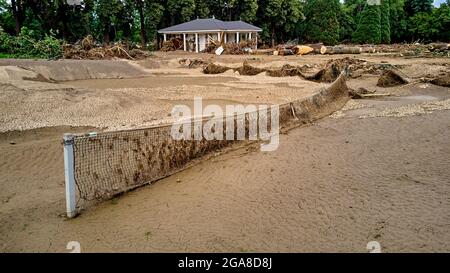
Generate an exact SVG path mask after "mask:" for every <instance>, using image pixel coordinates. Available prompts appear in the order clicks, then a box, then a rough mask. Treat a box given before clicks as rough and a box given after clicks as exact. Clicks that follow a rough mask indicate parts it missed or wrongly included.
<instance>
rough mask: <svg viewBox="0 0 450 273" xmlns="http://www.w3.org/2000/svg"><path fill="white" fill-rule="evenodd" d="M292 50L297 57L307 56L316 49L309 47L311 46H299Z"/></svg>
mask: <svg viewBox="0 0 450 273" xmlns="http://www.w3.org/2000/svg"><path fill="white" fill-rule="evenodd" d="M291 50H292V52H294V54H295V55H306V54H309V53H311V52H313V51H314V48H312V47H309V46H302V45H298V46H295V47H293V48H292V49H291Z"/></svg>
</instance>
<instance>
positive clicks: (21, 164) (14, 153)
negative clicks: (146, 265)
mask: <svg viewBox="0 0 450 273" xmlns="http://www.w3.org/2000/svg"><path fill="white" fill-rule="evenodd" d="M200 55H201V54H200ZM201 56H203V55H201ZM180 57H184V58H186V56H185V55H182V54H179V53H178V52H176V53H173V55H170V54H165V53H163V54H158V55H157V56H156V57H155V58H151V59H147V60H144V61H141V62H139V65H141V66H142V67H145V69H146V71H149V73H157V76H158V77H155V81H152V80H151V79H150V80H146V81H147V82H145V81H144V82H142V83H139V82H140V81H139V80H138V79H137V80H136V82H133V83H130V85H131V84H134V86H133V87H132V88H129V87H127V86H126V85H127V84H128V83H127V84H125V83H124V86H118V89H115V88H114V86H111V87H109V86H106V84H105V83H104V82H96V80H93V81H85V82H79V83H78V84H79V85H77V83H71V84H69V85H67V84H66V83H63V84H56V83H47V82H42V81H38V82H36V81H20V80H18V81H17V80H15V81H8V82H5V81H2V82H1V83H0V85H1V89H0V94H1V96H2V97H1V99H0V102H2V105H1V106H2V107H1V109H5V107H8V105H10V106H9V108H7V109H8V115H6V114H5V112H4V111H3V110H2V111H3V112H2V113H1V115H0V118H1V119H2V120H1V124H2V125H1V126H2V131H3V132H2V133H0V153H1V154H2V157H0V202H1V206H0V252H15V251H19V252H37V251H39V252H68V250H67V249H66V244H67V243H68V242H69V241H74V240H75V241H79V242H80V243H81V247H82V251H83V252H98V251H105V252H115V251H123V252H134V251H137V252H179V251H195V252H203V251H217V252H253V251H257V252H312V251H319V252H327V251H328V252H367V251H368V250H367V249H366V245H367V243H368V242H370V241H374V240H375V241H379V242H380V244H381V247H382V251H383V252H419V251H420V252H422V251H423V252H438V251H440V252H448V251H450V244H449V242H450V237H449V236H450V213H449V211H450V200H449V198H448V196H449V195H450V169H449V168H448V166H449V165H450V156H449V154H450V148H449V147H450V138H449V137H448V135H449V134H450V110H449V108H450V107H449V99H450V89H449V88H446V87H440V86H436V85H433V84H431V83H421V82H419V81H416V82H414V83H411V84H405V85H402V86H396V87H392V88H382V87H378V86H376V84H377V81H378V77H377V76H375V75H363V76H361V77H358V78H355V79H351V80H350V82H349V83H348V84H349V86H350V87H351V88H354V89H357V88H359V87H364V88H366V89H368V90H370V91H375V93H378V94H380V93H389V94H391V96H388V97H380V98H372V99H363V100H351V101H350V102H349V103H348V104H347V105H346V106H345V107H344V109H343V110H341V111H338V112H337V113H335V114H334V115H333V116H332V117H329V118H325V119H323V120H321V121H318V122H316V123H314V124H312V125H309V126H306V127H300V128H297V129H293V130H291V131H289V132H288V133H287V134H283V135H281V139H280V148H279V149H278V150H277V151H275V152H273V153H262V152H260V151H259V149H257V147H253V146H248V147H246V148H242V149H238V150H235V151H231V152H229V153H227V154H224V155H219V156H216V157H213V158H212V159H210V160H208V161H205V162H201V163H200V164H198V165H196V166H194V167H192V168H189V169H187V170H185V171H183V172H181V173H178V174H176V175H174V176H172V177H169V178H166V179H164V180H162V181H159V182H158V183H156V184H154V185H151V186H147V187H143V188H140V189H138V190H136V191H133V192H130V193H128V194H126V195H124V196H122V197H119V198H116V199H113V200H111V201H106V202H103V203H101V204H98V205H97V206H95V207H91V208H89V209H88V210H87V211H85V212H84V213H83V214H82V215H81V216H79V217H78V218H76V219H73V220H69V221H68V220H66V219H65V218H64V217H63V215H64V212H65V201H64V172H63V169H64V168H63V158H62V157H63V153H62V145H61V136H62V134H63V133H66V132H68V131H70V132H86V131H92V130H101V128H107V129H108V128H116V127H115V126H116V125H118V126H117V127H122V126H121V125H122V124H125V126H124V127H126V126H130V125H131V123H135V126H143V125H144V126H145V125H146V124H147V123H144V120H147V119H148V120H149V123H151V122H152V119H155V118H156V119H157V118H159V117H163V116H167V111H168V110H170V108H171V103H179V102H184V101H190V100H192V97H193V95H194V94H200V95H204V96H205V97H206V98H208V99H211V101H212V102H216V103H220V102H221V101H222V100H223V101H224V102H235V101H237V102H251V103H256V102H262V103H264V102H266V103H280V102H284V101H285V100H289V99H292V98H297V97H299V96H300V97H301V96H304V95H305V93H304V92H303V91H302V92H299V91H298V90H299V89H300V90H309V88H311V87H321V86H323V84H320V83H310V82H308V81H304V80H302V79H298V78H297V77H287V78H286V77H284V78H273V77H268V76H265V75H257V76H252V77H248V76H240V75H236V74H235V73H233V72H231V71H229V72H226V73H224V75H223V76H220V77H224V80H223V82H211V83H208V82H207V81H208V79H207V78H203V77H205V76H204V75H202V73H201V70H200V69H185V68H179V63H178V60H177V59H178V58H180ZM187 57H190V56H187ZM204 58H205V59H208V58H211V57H210V56H209V55H205V56H204ZM213 58H214V61H217V62H221V63H222V64H223V65H227V66H230V67H233V68H237V67H239V65H242V63H243V59H247V58H249V57H245V56H232V57H230V58H229V59H228V58H224V56H220V57H217V58H216V57H213ZM252 58H253V57H252ZM358 58H359V59H365V60H367V61H370V62H373V63H380V62H381V61H388V62H390V63H393V64H395V65H399V66H402V69H401V70H402V72H404V73H405V74H407V75H408V76H409V77H410V78H412V79H416V80H417V79H420V78H421V77H426V78H429V76H433V75H438V74H440V73H442V72H445V71H447V70H448V68H449V63H448V60H446V59H402V58H395V59H394V58H388V57H378V56H376V55H364V54H363V55H361V56H358ZM329 59H330V57H329V56H308V57H306V58H280V57H278V58H273V57H267V58H266V57H257V59H253V60H252V59H250V60H248V61H249V62H250V63H251V64H252V66H255V67H260V68H264V67H265V68H270V67H282V66H283V65H284V64H286V63H289V64H291V65H293V66H297V65H306V64H308V65H309V66H311V68H312V70H313V69H315V66H316V65H317V68H319V65H325V64H326V63H327V62H328V61H329ZM155 63H157V65H155ZM8 65H11V63H8ZM419 67H420V69H419ZM230 72H231V73H230ZM164 77H170V79H171V80H170V81H168V82H172V84H167V85H166V83H161V82H164ZM195 77H198V79H192V78H195ZM184 78H186V81H187V82H188V84H187V85H183V79H184ZM225 78H226V79H225ZM234 78H237V79H238V80H235V79H234ZM211 79H215V80H216V79H217V78H216V77H215V76H214V77H213V78H211ZM127 80H128V79H127ZM197 80H198V81H197ZM215 80H214V81H215ZM178 81H179V84H178ZM189 81H191V82H189ZM192 81H197V82H192ZM114 84H115V85H116V84H117V83H114ZM147 84H148V85H152V84H154V85H155V86H154V87H147V86H140V85H147ZM311 84H313V85H311ZM158 85H159V86H158ZM95 86H98V88H96V87H95ZM280 86H281V87H283V88H280ZM302 86H303V88H302ZM192 90H195V91H194V92H193V91H192ZM83 97H85V98H84V99H83ZM258 97H259V98H258ZM48 98H50V99H48ZM5 99H7V100H5ZM167 100H169V102H167ZM172 100H173V101H172ZM160 101H163V102H167V105H166V106H164V107H165V108H164V107H161V108H154V106H158V105H159V104H161V102H160ZM147 104H148V105H150V106H148V108H146V107H147ZM111 105H113V107H111ZM114 105H115V106H114ZM71 107H73V108H71ZM16 108H17V109H16ZM64 108H66V109H69V110H70V109H73V110H71V111H72V112H71V113H72V114H71V115H70V116H69V115H67V116H59V115H61V113H63V112H64V111H63V110H64ZM55 109H56V110H55ZM58 109H59V110H58ZM126 109H133V110H126ZM155 109H158V110H155ZM10 113H15V114H14V115H12V116H10ZM133 113H134V114H133ZM146 113H148V114H146ZM123 116H126V118H124V119H122V118H121V117H123ZM9 117H13V118H11V119H8V118H9ZM111 120H112V121H111ZM60 121H64V122H60ZM153 121H155V120H153ZM5 124H8V125H5ZM61 125H66V126H74V127H60V126H61ZM77 126H89V127H83V128H77ZM39 127H47V128H41V129H32V128H39ZM93 127H95V128H93ZM21 128H23V129H32V130H24V131H17V130H19V129H21Z"/></svg>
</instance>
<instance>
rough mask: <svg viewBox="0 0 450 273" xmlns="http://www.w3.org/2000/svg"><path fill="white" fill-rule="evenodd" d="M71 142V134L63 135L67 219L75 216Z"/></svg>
mask: <svg viewBox="0 0 450 273" xmlns="http://www.w3.org/2000/svg"><path fill="white" fill-rule="evenodd" d="M73 140H74V136H73V135H71V134H65V135H64V173H65V178H66V208H67V217H69V218H73V217H75V216H76V215H77V214H76V200H75V198H76V196H75V176H74V160H73Z"/></svg>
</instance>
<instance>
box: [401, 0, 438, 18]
mask: <svg viewBox="0 0 450 273" xmlns="http://www.w3.org/2000/svg"><path fill="white" fill-rule="evenodd" d="M432 9H433V0H406V1H405V10H406V12H407V13H408V14H409V15H410V16H413V15H414V14H416V13H419V12H431V10H432Z"/></svg>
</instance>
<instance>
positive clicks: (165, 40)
mask: <svg viewBox="0 0 450 273" xmlns="http://www.w3.org/2000/svg"><path fill="white" fill-rule="evenodd" d="M164 42H167V34H165V33H164Z"/></svg>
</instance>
